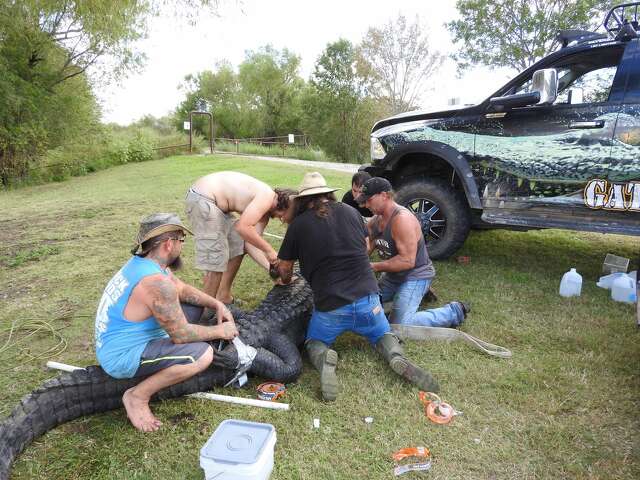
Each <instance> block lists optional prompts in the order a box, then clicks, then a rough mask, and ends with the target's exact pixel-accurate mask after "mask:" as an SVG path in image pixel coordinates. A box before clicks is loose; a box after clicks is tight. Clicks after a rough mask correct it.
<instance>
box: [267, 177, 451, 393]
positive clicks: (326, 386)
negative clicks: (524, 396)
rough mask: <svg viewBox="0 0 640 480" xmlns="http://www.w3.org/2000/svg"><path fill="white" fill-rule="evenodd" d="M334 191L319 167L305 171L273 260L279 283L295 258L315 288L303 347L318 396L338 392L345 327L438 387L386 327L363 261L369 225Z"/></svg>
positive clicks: (418, 381) (404, 371)
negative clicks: (338, 345) (316, 375)
mask: <svg viewBox="0 0 640 480" xmlns="http://www.w3.org/2000/svg"><path fill="white" fill-rule="evenodd" d="M336 190H337V189H336V188H331V187H328V186H327V184H326V182H325V180H324V178H323V177H322V175H320V174H319V173H317V172H313V173H307V174H306V175H305V176H304V179H303V181H302V184H301V185H300V188H299V192H300V193H299V194H298V195H297V196H296V197H295V200H294V212H293V218H292V219H291V223H290V225H289V227H288V228H287V233H286V235H285V237H284V240H283V242H282V246H281V247H280V252H279V254H278V258H279V262H278V264H277V269H278V273H279V275H280V277H281V279H282V281H283V283H289V281H290V280H291V276H292V271H293V263H294V261H296V260H299V261H300V270H301V272H302V276H303V277H304V278H305V280H307V281H308V282H309V284H310V285H311V290H313V303H314V309H313V314H312V316H311V321H310V322H309V328H308V330H307V339H306V343H305V348H306V350H307V353H308V354H309V358H310V360H311V363H312V364H313V365H314V366H315V367H316V368H317V369H318V370H319V372H320V387H321V391H322V397H323V399H324V400H326V401H333V400H335V399H336V397H337V395H338V379H337V377H336V373H335V369H336V364H337V362H338V354H337V352H336V351H335V350H333V349H332V348H331V346H332V344H333V343H334V342H335V340H336V338H337V337H338V336H339V335H341V334H342V333H343V332H347V331H351V332H354V333H357V334H358V335H362V336H363V337H365V338H366V339H367V340H369V343H370V344H371V345H372V346H373V347H375V348H376V350H378V352H380V353H381V354H382V356H383V357H384V359H385V360H386V361H387V362H388V363H389V365H390V366H391V369H392V370H393V371H394V372H396V373H397V374H399V375H401V376H403V377H404V378H406V379H407V380H409V381H410V382H412V383H414V384H415V385H417V386H418V387H419V388H420V389H422V390H427V391H430V392H436V391H437V390H438V383H437V382H436V380H435V379H434V378H433V377H432V376H431V374H430V373H429V372H427V371H425V370H423V369H421V368H419V367H417V366H416V365H414V364H413V363H411V362H410V361H409V360H407V358H406V357H405V356H404V352H403V349H402V346H401V345H400V343H399V341H398V339H397V338H396V337H395V336H394V335H393V334H391V332H390V330H391V328H390V327H389V322H388V321H387V317H386V316H385V314H384V311H383V310H382V306H381V305H380V297H379V296H378V285H377V284H376V278H375V277H374V275H373V272H372V271H371V266H370V265H369V256H368V252H367V244H368V242H367V228H366V227H365V225H364V221H363V219H362V216H360V214H359V213H358V212H357V210H356V209H355V208H352V207H350V206H349V205H345V204H344V203H340V202H337V201H336V198H335V195H334V194H333V192H334V191H336Z"/></svg>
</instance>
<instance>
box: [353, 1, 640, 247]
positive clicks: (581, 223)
mask: <svg viewBox="0 0 640 480" xmlns="http://www.w3.org/2000/svg"><path fill="white" fill-rule="evenodd" d="M639 6H640V2H632V3H627V4H623V5H619V6H617V7H614V8H612V9H611V10H610V11H609V13H608V14H607V16H606V19H605V22H604V26H605V29H606V31H607V33H606V34H601V33H594V32H588V31H582V30H568V31H562V32H560V34H559V35H558V40H559V42H560V44H561V47H560V48H559V49H558V50H557V51H555V52H553V53H551V54H549V55H548V56H546V57H545V58H543V59H542V60H540V61H538V62H537V63H536V64H534V65H532V66H531V67H530V68H528V69H527V70H525V71H523V72H522V73H520V74H519V75H518V76H516V77H515V78H514V79H513V80H511V81H510V82H508V83H507V84H506V85H504V86H503V87H501V88H500V89H498V90H497V91H496V92H495V93H494V94H493V95H491V96H490V97H489V98H487V99H486V100H485V101H483V102H482V103H480V104H478V105H474V106H471V107H464V108H461V109H455V110H454V109H452V110H447V111H442V112H436V113H426V112H420V111H418V112H408V113H404V114H400V115H397V116H394V117H391V118H388V119H385V120H381V121H379V122H377V123H376V124H375V125H374V127H373V130H372V132H371V164H369V165H364V166H363V167H361V169H364V170H366V171H367V172H369V173H370V174H371V175H373V176H382V177H385V178H387V179H388V180H389V181H391V183H392V185H393V186H394V190H395V192H396V201H398V203H400V204H402V205H404V206H406V207H408V208H410V209H411V210H412V211H413V212H414V213H415V215H416V216H417V217H418V220H419V221H420V223H421V225H422V231H423V233H424V235H425V239H426V240H427V247H428V250H429V254H430V256H431V257H432V258H435V259H439V258H447V257H448V256H450V255H452V254H453V253H454V252H455V251H456V250H458V249H459V248H460V247H461V246H462V244H463V243H464V241H465V239H466V238H467V235H468V233H469V231H470V229H471V228H472V227H473V228H508V229H516V230H528V229H538V228H563V229H572V230H584V231H592V232H601V233H615V234H624V235H640V38H638V36H639V31H640V27H639V25H638V14H637V12H638V7H639Z"/></svg>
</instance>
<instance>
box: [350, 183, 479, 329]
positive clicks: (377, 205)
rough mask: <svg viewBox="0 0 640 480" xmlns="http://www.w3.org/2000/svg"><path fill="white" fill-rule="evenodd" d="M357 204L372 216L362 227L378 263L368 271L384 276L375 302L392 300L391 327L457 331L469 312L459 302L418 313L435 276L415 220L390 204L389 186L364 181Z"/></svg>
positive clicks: (390, 191) (418, 225)
mask: <svg viewBox="0 0 640 480" xmlns="http://www.w3.org/2000/svg"><path fill="white" fill-rule="evenodd" d="M356 201H357V202H358V203H359V204H360V205H365V206H366V207H367V208H368V209H369V210H371V211H372V212H373V213H375V217H373V218H372V219H371V220H370V221H369V223H368V224H367V227H368V229H369V239H370V244H369V251H370V252H371V251H373V249H374V248H375V249H376V250H378V253H379V254H380V257H382V261H380V262H373V263H372V264H371V268H372V269H373V271H374V272H384V273H383V274H382V277H381V279H380V283H379V286H380V297H381V300H382V301H383V302H389V301H391V300H393V309H392V311H391V315H390V320H391V322H392V323H401V324H403V325H419V326H423V327H457V326H459V325H460V324H461V323H462V322H464V320H465V318H466V317H467V313H469V312H470V311H471V308H470V307H469V304H468V303H464V302H459V301H454V302H451V303H448V304H446V305H444V306H442V307H440V308H432V309H429V310H422V311H418V308H419V307H420V302H421V301H422V297H424V295H425V294H426V293H427V292H428V291H429V287H430V286H431V282H432V281H433V279H434V278H435V276H436V270H435V268H434V267H433V263H432V262H431V259H430V258H429V254H428V253H427V247H426V245H425V241H424V235H423V234H422V228H421V227H420V223H419V222H418V219H417V218H416V216H415V215H414V214H413V213H412V212H411V211H409V210H408V209H406V208H404V207H402V206H401V205H398V204H397V203H396V202H395V200H394V199H393V190H392V188H391V183H389V180H387V179H386V178H382V177H374V178H371V179H369V180H367V181H366V182H365V183H364V185H362V190H361V193H360V195H359V196H358V197H357V198H356Z"/></svg>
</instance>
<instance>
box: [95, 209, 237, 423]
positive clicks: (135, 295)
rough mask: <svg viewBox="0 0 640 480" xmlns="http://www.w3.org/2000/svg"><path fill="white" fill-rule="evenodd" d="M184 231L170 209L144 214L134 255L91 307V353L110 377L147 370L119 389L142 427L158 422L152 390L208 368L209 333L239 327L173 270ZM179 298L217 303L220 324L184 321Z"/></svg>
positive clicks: (231, 333)
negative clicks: (134, 382)
mask: <svg viewBox="0 0 640 480" xmlns="http://www.w3.org/2000/svg"><path fill="white" fill-rule="evenodd" d="M187 233H189V234H190V233H191V231H190V230H189V229H188V228H187V227H185V226H184V224H183V223H182V221H181V220H180V217H178V215H176V214H174V213H154V214H153V215H149V216H148V217H145V218H143V219H142V220H141V222H140V226H139V229H138V235H137V237H136V243H135V246H134V247H133V249H132V250H131V254H132V255H133V256H132V257H131V258H130V259H129V261H128V262H127V263H126V264H125V265H124V266H123V267H122V268H121V269H120V270H119V271H118V272H117V273H116V274H115V275H114V276H113V278H112V279H111V280H110V281H109V283H108V284H107V286H106V288H105V289H104V293H103V294H102V299H101V300H100V304H99V305H98V311H97V313H96V321H95V341H96V357H97V359H98V362H99V363H100V366H101V367H102V368H103V370H104V371H105V372H107V373H108V374H109V375H111V376H112V377H115V378H133V377H147V378H145V379H144V380H142V381H141V382H140V383H139V384H137V385H136V386H135V387H132V388H130V389H129V390H127V391H126V392H125V393H124V395H123V396H122V403H123V404H124V408H125V409H126V411H127V416H128V417H129V420H130V421H131V423H132V424H133V426H134V427H135V428H137V429H138V430H140V431H143V432H153V431H155V430H158V428H160V425H161V422H160V420H158V419H157V418H156V417H155V416H154V415H153V413H151V409H150V408H149V400H150V399H151V397H152V395H154V394H155V393H156V392H158V391H160V390H162V389H163V388H166V387H168V386H170V385H174V384H176V383H180V382H182V381H184V380H186V379H188V378H190V377H192V376H194V375H196V374H198V373H200V372H201V371H203V370H205V369H206V368H208V367H209V365H210V364H211V361H212V360H213V349H212V348H211V346H210V345H209V344H208V343H207V341H208V340H215V339H225V340H231V339H233V338H234V337H235V336H237V335H238V330H237V329H236V326H235V323H234V321H233V317H232V316H231V313H229V311H228V310H227V308H226V307H225V306H224V304H223V303H222V302H220V301H218V300H216V299H215V298H212V297H210V296H209V295H207V294H205V293H203V292H201V291H200V290H198V289H196V288H194V287H192V286H190V285H187V284H186V283H184V282H182V281H180V280H179V279H178V278H177V277H176V276H175V275H174V274H173V272H172V270H176V269H177V268H179V265H180V254H181V253H182V244H183V243H184V241H185V238H186V235H187ZM180 302H185V303H190V304H193V305H197V306H201V307H206V308H210V309H213V310H215V311H216V314H217V318H218V324H217V325H215V326H202V325H193V324H190V323H188V322H187V319H186V318H185V316H184V313H183V312H182V309H181V308H180Z"/></svg>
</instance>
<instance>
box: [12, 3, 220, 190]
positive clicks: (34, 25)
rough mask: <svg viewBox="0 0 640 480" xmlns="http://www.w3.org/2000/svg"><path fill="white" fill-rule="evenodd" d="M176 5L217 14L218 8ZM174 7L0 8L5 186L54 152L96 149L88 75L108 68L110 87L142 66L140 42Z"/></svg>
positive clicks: (104, 74)
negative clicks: (150, 24) (75, 145)
mask: <svg viewBox="0 0 640 480" xmlns="http://www.w3.org/2000/svg"><path fill="white" fill-rule="evenodd" d="M173 5H179V6H182V7H189V6H204V7H207V8H211V9H215V7H216V5H217V2H216V0H176V2H174V3H173ZM169 6H170V5H169V2H167V1H166V0H143V1H139V0H5V1H4V2H0V185H2V184H6V183H7V182H8V181H9V179H10V178H12V177H14V176H24V174H25V172H27V170H28V167H29V164H30V163H33V162H35V161H36V160H37V158H38V156H39V155H41V154H42V153H43V152H45V151H46V150H48V149H51V148H57V147H58V146H60V145H64V144H65V142H66V143H69V142H73V141H76V140H77V141H79V139H82V141H84V143H85V144H87V143H90V141H91V140H90V139H89V138H86V136H85V137H84V138H83V135H85V134H86V133H87V132H89V131H92V134H93V135H96V134H97V133H96V129H95V127H96V126H97V125H98V124H99V122H98V119H99V109H98V107H97V103H96V101H95V97H94V95H93V91H92V80H91V78H90V76H89V75H88V72H89V70H91V69H96V68H97V67H98V65H99V64H100V62H102V69H101V71H100V79H101V80H104V79H105V78H107V79H108V78H113V77H118V76H121V75H124V74H126V72H128V71H130V70H131V69H133V68H136V66H138V65H140V62H141V61H142V56H141V55H140V54H139V53H137V52H136V51H135V42H136V41H137V40H138V39H140V38H142V37H143V36H144V34H145V25H146V21H147V20H148V19H149V18H150V17H151V16H153V15H156V14H158V13H159V12H160V11H161V10H162V9H163V8H167V7H169ZM190 10H193V9H189V8H186V11H190ZM187 16H188V15H187ZM96 71H97V70H96ZM97 77H98V75H96V76H95V77H94V78H97ZM89 127H91V128H89Z"/></svg>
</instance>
